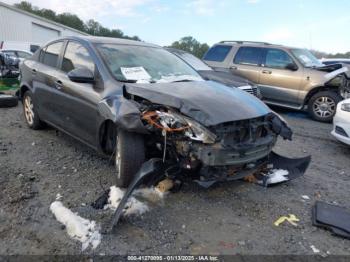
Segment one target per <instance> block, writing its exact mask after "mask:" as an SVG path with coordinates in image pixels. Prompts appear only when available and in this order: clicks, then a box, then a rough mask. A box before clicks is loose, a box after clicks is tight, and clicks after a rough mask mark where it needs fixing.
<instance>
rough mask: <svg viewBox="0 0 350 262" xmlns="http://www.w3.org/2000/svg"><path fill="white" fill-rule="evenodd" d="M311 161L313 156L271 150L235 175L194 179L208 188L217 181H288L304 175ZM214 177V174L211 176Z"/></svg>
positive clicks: (261, 183) (262, 182) (271, 182)
mask: <svg viewBox="0 0 350 262" xmlns="http://www.w3.org/2000/svg"><path fill="white" fill-rule="evenodd" d="M310 162H311V156H307V157H303V158H296V159H292V158H287V157H284V156H280V155H278V154H276V153H275V152H271V153H270V154H269V156H268V157H267V159H266V160H265V161H262V162H260V164H258V165H256V166H255V167H254V168H251V169H243V170H240V171H238V172H235V173H234V174H233V175H227V176H225V177H223V176H220V177H217V178H213V179H203V177H201V179H196V180H194V181H195V182H196V183H197V184H199V185H200V186H203V187H205V188H208V187H210V186H212V185H213V184H215V183H217V182H224V181H233V180H240V179H246V180H248V181H251V182H254V183H257V184H259V185H263V186H270V185H274V184H279V183H283V182H287V181H290V180H293V179H295V178H298V177H300V176H302V175H304V173H305V171H306V169H307V168H308V166H309V164H310ZM210 177H213V176H210Z"/></svg>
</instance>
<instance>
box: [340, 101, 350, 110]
mask: <svg viewBox="0 0 350 262" xmlns="http://www.w3.org/2000/svg"><path fill="white" fill-rule="evenodd" d="M340 109H341V110H343V111H347V112H350V103H344V104H342V105H341V107H340Z"/></svg>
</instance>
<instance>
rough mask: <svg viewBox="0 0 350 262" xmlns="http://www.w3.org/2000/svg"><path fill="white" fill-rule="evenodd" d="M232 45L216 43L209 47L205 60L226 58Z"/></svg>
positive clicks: (219, 60)
mask: <svg viewBox="0 0 350 262" xmlns="http://www.w3.org/2000/svg"><path fill="white" fill-rule="evenodd" d="M231 49H232V47H231V46H228V45H216V46H214V47H212V48H210V49H209V51H208V52H207V53H206V54H205V56H204V58H203V60H207V61H214V62H222V61H224V60H225V58H226V56H227V54H228V53H229V52H230V51H231Z"/></svg>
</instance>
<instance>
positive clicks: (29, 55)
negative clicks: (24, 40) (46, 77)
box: [17, 51, 32, 59]
mask: <svg viewBox="0 0 350 262" xmlns="http://www.w3.org/2000/svg"><path fill="white" fill-rule="evenodd" d="M17 55H18V57H19V58H24V59H27V58H30V57H31V56H32V55H31V54H28V53H26V52H22V51H17Z"/></svg>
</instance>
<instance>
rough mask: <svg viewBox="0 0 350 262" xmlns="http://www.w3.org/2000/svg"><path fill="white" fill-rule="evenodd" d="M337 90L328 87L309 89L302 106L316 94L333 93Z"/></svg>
mask: <svg viewBox="0 0 350 262" xmlns="http://www.w3.org/2000/svg"><path fill="white" fill-rule="evenodd" d="M337 90H338V88H336V87H330V86H324V85H323V86H317V87H314V88H313V89H311V90H310V91H309V92H308V93H307V95H306V96H305V99H304V106H305V105H307V104H308V103H309V101H310V99H311V97H312V96H313V95H315V94H317V93H318V92H322V91H333V92H337Z"/></svg>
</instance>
